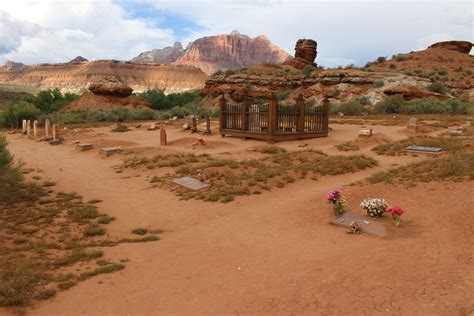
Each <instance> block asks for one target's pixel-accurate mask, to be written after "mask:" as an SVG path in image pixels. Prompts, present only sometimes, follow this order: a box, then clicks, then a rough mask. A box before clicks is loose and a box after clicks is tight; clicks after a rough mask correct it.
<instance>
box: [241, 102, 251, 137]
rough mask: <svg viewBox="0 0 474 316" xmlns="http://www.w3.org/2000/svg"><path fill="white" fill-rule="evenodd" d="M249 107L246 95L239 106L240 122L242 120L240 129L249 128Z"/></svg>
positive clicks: (246, 129) (245, 129)
mask: <svg viewBox="0 0 474 316" xmlns="http://www.w3.org/2000/svg"><path fill="white" fill-rule="evenodd" d="M249 107H250V99H249V97H248V96H247V95H246V96H245V98H244V101H243V102H242V106H241V108H240V109H241V113H240V114H241V122H242V131H248V130H249Z"/></svg>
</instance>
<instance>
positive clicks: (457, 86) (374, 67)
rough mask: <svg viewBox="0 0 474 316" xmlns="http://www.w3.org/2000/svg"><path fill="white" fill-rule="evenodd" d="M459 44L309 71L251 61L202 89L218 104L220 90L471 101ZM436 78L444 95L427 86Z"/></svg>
mask: <svg viewBox="0 0 474 316" xmlns="http://www.w3.org/2000/svg"><path fill="white" fill-rule="evenodd" d="M457 43H465V42H457ZM467 43H468V42H467ZM462 45H463V47H466V48H465V49H463V50H460V49H459V47H460V45H453V44H452V43H450V44H449V45H446V44H443V43H439V44H434V45H432V46H430V48H428V49H426V50H422V51H417V52H411V53H407V54H398V55H394V56H393V58H392V59H390V60H386V61H383V62H373V63H369V64H368V65H367V66H366V67H362V68H359V69H356V68H346V69H330V70H321V69H318V70H315V71H313V72H311V73H310V74H309V75H308V74H307V73H305V72H303V71H302V70H298V69H295V68H294V66H293V64H291V63H285V64H283V65H278V66H276V65H273V66H269V65H264V64H261V65H254V66H252V67H250V68H249V69H248V70H240V71H237V72H236V73H235V74H232V75H225V74H222V75H216V76H212V77H210V78H209V79H208V80H207V81H206V85H205V88H204V89H202V90H201V91H202V94H203V95H205V96H209V97H211V98H214V102H215V103H214V104H218V102H217V101H218V100H217V98H218V97H219V96H220V95H221V94H224V96H225V97H226V98H227V99H229V100H233V101H234V102H240V101H241V100H242V96H243V95H246V94H247V95H249V96H251V97H263V98H269V97H271V96H272V95H273V94H277V93H278V94H280V95H287V96H288V97H289V98H290V99H291V98H294V97H296V96H297V95H298V94H300V93H302V94H303V95H304V96H305V98H311V99H315V100H317V101H321V100H322V99H324V98H326V97H327V98H329V99H330V100H331V101H333V102H334V101H337V102H341V101H349V100H355V99H358V98H360V97H365V98H368V99H369V100H370V101H371V102H372V103H376V102H378V101H381V100H383V99H384V98H386V97H387V96H390V95H394V94H399V95H402V96H403V97H404V98H405V99H407V100H410V99H415V98H425V97H434V98H437V99H439V100H445V99H447V98H450V97H454V96H455V97H457V98H460V99H462V100H474V89H473V83H474V56H471V55H468V54H467V47H468V45H466V44H462ZM297 47H298V45H297ZM298 55H299V56H303V55H302V54H301V55H300V54H298ZM300 58H301V57H300ZM307 61H308V62H309V59H308V60H307ZM298 68H300V67H298ZM437 81H440V82H442V83H443V84H444V85H446V87H447V88H448V90H449V91H448V93H447V94H446V95H443V94H440V93H437V92H433V91H430V90H429V89H428V85H429V84H431V83H432V82H437Z"/></svg>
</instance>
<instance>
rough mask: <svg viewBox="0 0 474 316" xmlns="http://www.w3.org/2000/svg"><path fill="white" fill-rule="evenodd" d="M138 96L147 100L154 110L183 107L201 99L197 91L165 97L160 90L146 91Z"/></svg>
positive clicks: (171, 94)
mask: <svg viewBox="0 0 474 316" xmlns="http://www.w3.org/2000/svg"><path fill="white" fill-rule="evenodd" d="M139 96H140V97H141V98H143V99H145V100H147V101H148V102H149V103H150V105H151V107H152V108H153V109H155V110H168V109H171V108H173V107H175V106H184V105H186V104H188V103H190V102H193V101H196V100H199V99H200V98H201V97H200V95H199V91H197V90H193V91H186V92H181V93H170V94H167V95H166V94H165V93H164V92H163V91H161V90H147V91H145V92H143V93H140V94H139Z"/></svg>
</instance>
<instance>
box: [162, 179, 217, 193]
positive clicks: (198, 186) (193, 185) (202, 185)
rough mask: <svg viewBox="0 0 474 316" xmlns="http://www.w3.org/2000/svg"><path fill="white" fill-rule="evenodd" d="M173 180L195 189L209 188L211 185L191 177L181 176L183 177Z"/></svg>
mask: <svg viewBox="0 0 474 316" xmlns="http://www.w3.org/2000/svg"><path fill="white" fill-rule="evenodd" d="M171 181H172V182H174V183H176V184H178V185H180V186H183V187H185V188H187V189H190V190H193V191H197V190H202V189H207V188H209V187H210V185H209V184H207V183H202V182H201V181H199V180H196V179H194V178H191V177H181V178H176V179H173V180H171Z"/></svg>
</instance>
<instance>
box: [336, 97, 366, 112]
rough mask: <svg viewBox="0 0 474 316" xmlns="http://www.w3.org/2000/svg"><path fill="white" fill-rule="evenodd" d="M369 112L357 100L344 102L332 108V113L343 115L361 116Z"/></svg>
mask: <svg viewBox="0 0 474 316" xmlns="http://www.w3.org/2000/svg"><path fill="white" fill-rule="evenodd" d="M366 111H367V110H366V109H365V108H364V106H363V105H362V104H361V103H360V102H359V101H357V100H355V101H349V102H343V103H340V104H333V105H332V106H331V113H333V114H335V113H343V114H344V115H361V114H362V113H364V112H366Z"/></svg>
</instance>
